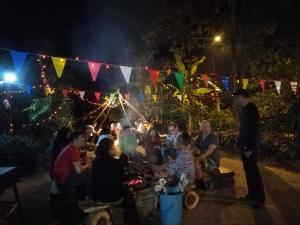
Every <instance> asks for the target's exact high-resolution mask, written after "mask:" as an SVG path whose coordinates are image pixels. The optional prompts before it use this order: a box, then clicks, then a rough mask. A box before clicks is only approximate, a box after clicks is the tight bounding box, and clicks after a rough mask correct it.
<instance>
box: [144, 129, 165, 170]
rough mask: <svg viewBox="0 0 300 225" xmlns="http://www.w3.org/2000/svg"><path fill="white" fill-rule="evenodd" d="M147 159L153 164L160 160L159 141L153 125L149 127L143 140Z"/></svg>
mask: <svg viewBox="0 0 300 225" xmlns="http://www.w3.org/2000/svg"><path fill="white" fill-rule="evenodd" d="M144 147H145V151H146V157H147V161H148V162H149V163H150V164H151V165H153V164H156V163H159V162H160V161H161V154H160V149H161V141H160V137H159V134H158V132H157V131H156V130H155V129H154V127H152V128H150V129H149V131H148V133H147V136H146V139H145V140H144Z"/></svg>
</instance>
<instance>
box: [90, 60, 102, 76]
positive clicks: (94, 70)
mask: <svg viewBox="0 0 300 225" xmlns="http://www.w3.org/2000/svg"><path fill="white" fill-rule="evenodd" d="M88 66H89V70H90V73H91V75H92V79H93V81H96V79H97V76H98V73H99V70H100V67H101V64H100V63H97V62H88Z"/></svg>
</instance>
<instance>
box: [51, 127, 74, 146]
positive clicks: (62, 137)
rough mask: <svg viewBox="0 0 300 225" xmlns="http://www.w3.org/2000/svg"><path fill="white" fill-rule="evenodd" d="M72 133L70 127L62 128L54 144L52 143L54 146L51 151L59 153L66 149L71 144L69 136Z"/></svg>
mask: <svg viewBox="0 0 300 225" xmlns="http://www.w3.org/2000/svg"><path fill="white" fill-rule="evenodd" d="M70 133H71V129H70V128H68V127H63V128H61V129H60V130H59V131H58V132H57V134H56V136H55V138H54V140H53V142H52V145H51V147H50V151H51V152H56V151H59V150H61V149H62V148H64V147H65V146H66V145H67V144H68V143H69V134H70Z"/></svg>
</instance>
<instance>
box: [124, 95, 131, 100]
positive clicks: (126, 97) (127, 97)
mask: <svg viewBox="0 0 300 225" xmlns="http://www.w3.org/2000/svg"><path fill="white" fill-rule="evenodd" d="M124 97H125V99H126V101H127V102H128V101H129V98H130V94H124Z"/></svg>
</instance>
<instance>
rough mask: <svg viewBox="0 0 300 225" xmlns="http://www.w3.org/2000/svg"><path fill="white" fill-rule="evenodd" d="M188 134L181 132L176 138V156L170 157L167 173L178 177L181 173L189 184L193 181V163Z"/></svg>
mask: <svg viewBox="0 0 300 225" xmlns="http://www.w3.org/2000/svg"><path fill="white" fill-rule="evenodd" d="M190 139H191V138H190V136H189V134H188V133H183V134H182V135H180V136H179V137H178V139H177V143H176V158H175V159H172V158H171V157H170V159H169V163H168V172H169V175H172V176H176V177H177V178H180V176H181V175H182V174H185V175H186V177H187V179H188V181H189V184H194V182H195V163H194V157H193V155H192V150H191V147H190Z"/></svg>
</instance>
